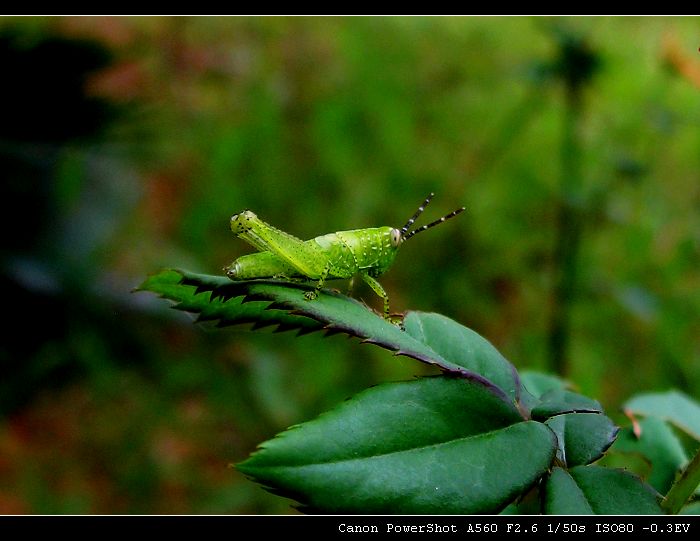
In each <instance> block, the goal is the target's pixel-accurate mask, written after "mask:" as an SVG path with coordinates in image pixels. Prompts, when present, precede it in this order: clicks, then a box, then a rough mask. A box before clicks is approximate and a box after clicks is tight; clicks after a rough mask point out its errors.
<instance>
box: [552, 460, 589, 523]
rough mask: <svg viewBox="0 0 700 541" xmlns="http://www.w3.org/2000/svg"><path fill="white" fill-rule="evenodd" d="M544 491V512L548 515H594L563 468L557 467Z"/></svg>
mask: <svg viewBox="0 0 700 541" xmlns="http://www.w3.org/2000/svg"><path fill="white" fill-rule="evenodd" d="M544 491H545V497H544V512H545V514H547V515H592V514H594V513H593V509H591V506H590V504H589V503H588V500H587V499H586V496H585V494H584V493H583V491H582V490H581V489H580V488H579V486H578V485H577V484H576V481H574V478H573V477H571V475H569V473H568V472H567V471H566V470H564V469H562V468H559V467H556V468H554V469H553V470H552V473H551V474H549V477H548V478H547V483H546V485H545V489H544Z"/></svg>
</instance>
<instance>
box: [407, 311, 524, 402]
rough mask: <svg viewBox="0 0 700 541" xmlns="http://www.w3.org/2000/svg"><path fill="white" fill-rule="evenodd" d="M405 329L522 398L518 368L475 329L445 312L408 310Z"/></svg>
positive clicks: (440, 353)
mask: <svg viewBox="0 0 700 541" xmlns="http://www.w3.org/2000/svg"><path fill="white" fill-rule="evenodd" d="M404 328H405V329H406V332H407V333H408V334H409V335H411V336H412V337H414V338H415V339H416V340H418V341H420V342H422V343H424V344H426V345H428V346H429V347H430V348H431V349H432V350H433V351H436V352H437V353H438V354H439V355H440V356H441V357H442V358H444V359H446V360H448V361H449V362H451V363H454V364H456V365H459V366H462V367H464V368H466V369H467V370H470V371H472V372H476V373H477V374H481V375H482V376H484V377H485V378H486V379H488V380H489V381H491V382H493V383H495V384H496V385H498V386H499V387H500V388H501V389H503V390H504V391H505V392H506V394H508V396H510V397H511V399H512V400H514V401H518V400H519V398H520V380H519V378H518V373H517V372H516V370H515V367H514V366H513V365H512V364H511V363H509V362H508V361H507V360H506V359H505V358H504V357H503V355H501V354H500V353H499V352H498V350H497V349H496V348H495V347H493V345H491V343H490V342H489V341H488V340H486V339H485V338H483V337H482V336H480V335H479V334H477V333H476V332H474V331H472V330H471V329H468V328H467V327H465V326H463V325H460V324H459V323H457V322H455V321H453V320H451V319H449V318H447V317H445V316H443V315H440V314H429V313H424V312H409V313H408V314H407V315H406V317H405V319H404Z"/></svg>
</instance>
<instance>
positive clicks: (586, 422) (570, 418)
mask: <svg viewBox="0 0 700 541" xmlns="http://www.w3.org/2000/svg"><path fill="white" fill-rule="evenodd" d="M545 424H546V425H547V426H548V427H549V428H551V429H552V431H553V432H554V433H555V434H556V435H557V439H558V440H559V450H558V452H557V453H558V458H559V459H560V460H561V461H562V462H564V463H565V464H566V465H567V466H569V467H572V466H579V465H585V464H590V463H591V462H594V461H596V460H598V459H599V458H600V457H601V456H603V453H604V452H605V451H606V450H607V449H608V447H610V445H612V443H613V441H615V436H616V435H617V431H618V428H617V426H615V424H614V423H613V422H612V421H611V420H610V418H609V417H607V416H605V415H603V414H601V413H564V414H562V415H557V416H555V417H551V418H550V419H547V421H545Z"/></svg>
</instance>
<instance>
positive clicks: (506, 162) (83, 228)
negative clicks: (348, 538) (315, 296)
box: [0, 17, 700, 514]
mask: <svg viewBox="0 0 700 541" xmlns="http://www.w3.org/2000/svg"><path fill="white" fill-rule="evenodd" d="M698 22H700V20H699V19H697V18H692V17H681V18H674V17H659V18H656V17H643V18H637V17H621V18H614V17H612V18H607V17H605V18H603V17H599V18H586V17H575V18H550V17H536V18H527V17H514V18H509V17H502V18H501V17H496V18H492V17H475V18H470V17H430V18H423V17H369V18H367V17H353V18H333V17H318V18H314V17H294V18H287V17H228V18H227V17H195V18H187V17H145V18H140V17H42V18H35V17H7V18H3V19H0V65H1V66H2V67H3V70H4V76H3V85H2V87H1V88H2V90H0V92H1V94H0V95H1V96H2V98H3V100H2V108H3V114H2V119H3V120H2V122H1V123H0V164H1V165H2V175H3V178H2V183H1V184H0V189H1V190H2V196H1V198H0V200H1V201H2V202H3V205H4V211H3V212H2V213H1V214H0V216H1V218H0V219H1V220H2V222H1V223H2V228H3V231H4V237H5V240H4V242H3V244H2V248H1V250H2V252H1V257H0V295H1V298H2V299H3V300H4V302H5V307H6V309H5V313H6V317H5V320H4V324H3V325H4V329H5V330H4V332H3V340H2V342H1V343H0V513H13V514H23V513H48V514H53V513H78V514H81V513H105V514H112V513H142V514H150V513H164V514H168V513H189V514H202V513H249V514H256V513H289V512H294V510H293V509H291V508H290V505H289V502H288V501H286V500H283V499H281V498H277V497H275V496H273V495H270V494H267V493H266V492H265V491H264V490H263V489H261V488H260V487H258V486H256V485H254V484H253V483H251V482H249V481H247V480H246V479H245V478H244V477H243V476H242V475H240V474H239V473H238V472H236V471H235V470H234V469H232V468H230V467H229V465H230V464H231V463H235V462H238V461H240V460H242V459H244V458H245V457H246V456H247V455H248V454H249V453H250V452H252V451H253V450H254V449H255V446H256V445H257V444H258V443H260V442H262V441H264V440H265V439H268V438H269V437H271V436H273V435H274V434H276V433H277V432H279V431H281V430H283V429H284V428H286V427H288V426H290V425H292V424H294V423H298V422H302V421H304V420H307V419H310V418H312V417H314V416H316V415H317V414H319V413H321V412H322V411H325V410H327V409H329V408H332V407H333V406H334V405H335V404H337V403H339V402H340V401H342V400H344V399H345V398H347V397H349V396H352V395H353V394H354V393H356V392H358V391H360V390H361V389H364V388H366V387H368V386H370V385H373V384H377V383H379V382H382V381H387V380H400V379H408V378H411V377H413V376H414V375H418V374H425V373H430V372H426V369H425V368H424V367H422V366H418V365H415V364H414V363H413V362H411V361H410V360H408V359H402V358H397V357H393V356H392V355H391V354H389V353H388V352H385V351H382V350H377V348H373V347H368V346H366V345H361V344H358V343H357V342H356V341H352V340H347V339H345V338H342V337H339V336H335V337H330V338H321V337H320V336H315V335H313V334H311V335H308V336H304V337H300V338H295V337H294V335H293V334H290V333H279V334H273V333H270V332H261V333H250V332H247V331H245V330H231V329H227V330H213V329H211V328H208V327H206V326H198V325H193V324H192V320H191V319H189V317H188V316H186V315H185V314H182V313H179V312H177V311H175V310H172V309H170V307H169V306H168V304H167V303H166V302H165V301H163V300H161V299H157V298H155V297H154V296H152V295H149V294H145V293H132V290H133V289H134V288H135V287H137V286H138V285H139V284H140V283H141V282H142V281H143V280H144V279H145V277H146V276H147V275H148V273H151V272H155V271H157V270H159V269H161V268H163V267H179V268H186V269H189V270H192V271H196V272H206V273H211V274H219V273H221V268H222V267H223V266H224V265H226V264H228V263H230V262H231V261H232V260H233V259H235V258H236V257H238V256H240V255H242V254H244V253H248V252H250V251H251V249H250V248H249V247H248V246H246V245H245V244H244V243H243V242H242V241H240V240H238V239H236V238H235V237H233V235H232V234H231V233H230V231H229V230H228V220H229V217H230V216H231V214H233V213H235V212H237V211H240V210H241V209H243V208H250V209H253V210H254V211H255V212H256V213H257V214H258V215H259V216H260V217H261V218H262V219H264V220H265V221H267V222H269V223H271V224H273V225H275V226H277V227H279V228H281V229H283V230H286V231H289V232H290V233H293V234H295V235H297V236H299V237H302V238H310V237H313V236H316V235H319V234H323V233H328V232H332V231H337V230H343V229H355V228H361V227H374V226H379V225H394V226H396V225H398V226H400V225H402V224H403V223H404V222H405V221H406V219H408V217H410V215H411V214H412V213H413V212H414V210H415V208H416V207H417V205H418V204H419V203H420V202H421V201H422V200H423V199H424V197H425V196H426V195H427V194H428V193H429V192H435V193H436V196H435V198H434V199H433V202H432V203H431V205H430V207H429V208H428V209H427V210H426V213H425V214H426V215H427V217H423V218H422V219H423V220H425V223H427V221H428V220H432V219H434V218H437V217H439V216H441V215H443V214H446V213H447V212H449V211H451V210H452V209H453V208H454V207H455V206H457V205H460V206H461V205H465V206H466V207H467V212H465V213H463V214H462V215H460V216H459V217H458V218H455V219H454V220H451V221H450V223H449V225H447V224H446V225H444V226H441V227H440V228H436V229H433V230H431V232H430V233H427V232H426V233H425V234H424V235H421V236H418V237H416V240H415V241H411V244H407V245H406V247H405V248H402V252H401V253H400V254H399V256H398V259H397V262H396V264H395V266H394V267H393V268H392V269H391V270H390V271H389V272H388V273H387V274H386V275H385V276H384V277H383V279H382V284H383V285H384V287H385V289H387V291H388V292H389V295H390V297H391V302H392V308H394V309H396V310H409V309H413V310H424V311H436V312H440V313H442V314H445V315H446V316H448V317H451V318H453V319H455V320H457V321H459V322H460V323H462V324H465V325H467V326H469V327H471V328H473V329H474V330H476V331H477V332H479V333H480V334H482V335H483V336H485V337H486V338H487V339H489V340H491V341H492V342H493V343H494V344H495V345H496V347H498V349H499V350H500V351H501V352H503V354H504V355H505V356H506V357H507V358H508V359H509V360H511V362H513V363H514V364H515V365H516V367H518V368H519V369H533V370H541V371H546V372H554V373H557V374H559V375H561V376H563V377H566V378H568V379H569V380H570V381H572V382H573V383H574V384H575V385H576V386H577V387H578V389H579V390H580V391H581V392H583V393H585V394H588V395H590V396H593V397H595V398H597V399H598V400H600V401H601V402H602V403H603V404H604V406H605V407H606V408H607V409H608V411H609V413H610V414H611V415H612V416H613V417H614V418H615V416H616V415H618V408H619V406H620V404H621V403H622V402H624V400H626V399H627V398H628V397H629V396H630V395H632V394H634V393H637V392H642V391H649V390H664V389H667V388H670V387H675V388H678V389H680V390H682V391H684V392H685V393H687V394H689V395H690V396H692V397H695V398H696V399H697V398H698V397H700V362H698V361H700V339H699V338H698V337H699V336H700V319H699V318H698V315H699V313H700V293H699V292H700V213H699V211H700V182H698V180H699V179H698V171H700V163H699V162H700V131H699V130H698V126H699V125H700V124H699V122H700V99H699V98H700V54H698V52H697V51H698V45H700V42H699V41H698V32H697V29H698ZM338 287H339V288H340V289H343V285H342V284H341V285H338ZM355 295H356V296H357V297H358V298H361V299H363V300H364V301H365V302H367V303H368V304H369V305H371V306H373V307H375V308H379V301H378V299H377V298H376V296H374V294H373V293H372V292H371V290H366V289H363V288H362V287H359V288H357V291H356V293H355Z"/></svg>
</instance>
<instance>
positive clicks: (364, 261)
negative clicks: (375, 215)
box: [224, 193, 464, 319]
mask: <svg viewBox="0 0 700 541" xmlns="http://www.w3.org/2000/svg"><path fill="white" fill-rule="evenodd" d="M433 195H434V194H432V193H431V194H430V195H429V196H428V197H427V198H426V200H425V201H424V202H423V204H422V205H421V206H420V207H418V210H417V211H416V213H415V214H414V215H413V216H412V217H411V219H410V220H408V222H406V225H404V226H403V227H402V228H401V229H396V228H395V227H388V226H385V227H374V228H369V229H353V230H350V231H337V232H336V233H328V234H327V235H321V236H319V237H316V238H313V239H311V240H307V241H303V240H301V239H298V238H296V237H295V236H293V235H290V234H289V233H285V232H284V231H280V230H279V229H276V228H275V227H272V226H271V225H270V224H267V223H265V222H263V221H262V220H261V219H260V218H258V217H257V215H256V214H255V213H253V212H251V211H250V210H244V211H242V212H239V213H238V214H234V215H233V216H232V217H231V231H233V232H234V233H235V234H236V236H238V237H239V238H241V239H243V240H244V241H246V242H247V243H249V244H251V245H252V246H253V247H255V248H257V249H258V250H259V252H258V253H255V254H249V255H244V256H242V257H239V258H238V259H236V260H235V261H234V262H233V263H231V264H230V265H229V266H228V267H224V271H225V272H226V274H227V276H228V277H229V278H230V279H231V280H250V279H256V278H284V279H289V280H296V279H306V280H316V281H317V282H316V287H315V288H314V289H313V290H311V291H307V292H306V293H305V294H304V297H305V298H306V300H309V301H310V300H313V299H315V298H316V297H317V296H318V293H319V291H320V290H321V288H322V287H323V285H324V284H325V282H326V280H335V279H343V278H353V277H354V276H356V275H357V274H359V275H360V276H361V278H362V279H363V280H364V281H365V282H366V283H367V285H369V287H371V288H372V290H373V291H374V292H375V293H376V294H377V295H379V296H380V297H382V299H384V317H385V318H386V319H390V316H389V296H388V295H387V294H386V291H384V288H383V287H382V286H381V284H380V283H379V282H378V281H377V279H376V278H377V276H380V275H382V274H384V273H385V272H386V271H387V270H388V269H389V267H391V265H392V263H393V262H394V258H395V257H396V252H397V250H398V248H399V246H401V244H403V242H404V241H406V240H408V239H410V238H411V237H413V236H414V235H416V234H418V233H420V232H421V231H425V230H426V229H429V228H431V227H433V226H435V225H438V224H440V223H442V222H444V221H445V220H448V219H450V218H452V217H454V216H457V214H459V213H460V212H462V211H463V210H464V207H461V208H458V209H457V210H454V211H453V212H451V213H450V214H447V215H446V216H443V217H442V218H440V219H439V220H435V221H434V222H432V223H429V224H428V225H424V226H422V227H419V228H418V229H414V230H413V231H411V232H409V228H410V227H411V226H412V225H413V223H414V222H415V221H416V219H417V218H418V216H420V214H421V213H422V212H423V210H424V209H425V207H426V206H427V205H428V203H430V200H431V199H432V198H433Z"/></svg>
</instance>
